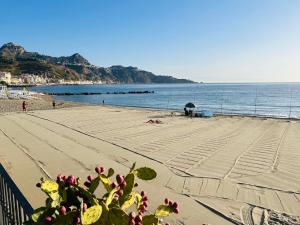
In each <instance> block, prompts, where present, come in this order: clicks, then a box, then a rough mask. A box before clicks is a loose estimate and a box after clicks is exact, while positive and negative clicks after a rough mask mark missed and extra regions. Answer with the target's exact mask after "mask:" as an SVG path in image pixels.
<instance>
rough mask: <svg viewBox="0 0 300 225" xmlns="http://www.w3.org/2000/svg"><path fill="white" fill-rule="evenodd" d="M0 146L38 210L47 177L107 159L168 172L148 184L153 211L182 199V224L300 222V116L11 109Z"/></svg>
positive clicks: (177, 219)
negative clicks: (39, 186)
mask: <svg viewBox="0 0 300 225" xmlns="http://www.w3.org/2000/svg"><path fill="white" fill-rule="evenodd" d="M150 119H152V120H160V121H162V124H151V123H146V122H147V121H148V120H150ZM0 143H1V145H0V162H1V163H2V164H3V165H4V166H5V168H6V169H7V170H8V172H9V173H10V174H11V176H12V177H13V179H14V180H15V182H16V183H17V184H18V186H19V187H20V189H21V190H22V192H23V193H24V194H25V196H26V197H27V198H28V200H29V201H30V203H31V204H32V205H33V206H34V207H38V206H40V205H41V204H43V200H44V196H43V195H42V194H41V193H40V192H39V191H38V190H37V189H35V187H34V186H35V183H36V182H37V181H38V180H39V178H40V177H41V176H43V177H56V175H57V174H59V173H65V174H67V175H68V174H74V175H76V176H80V177H83V178H84V177H86V176H87V175H88V174H91V173H93V169H94V167H95V166H96V165H99V164H100V165H103V166H105V167H106V168H108V167H113V168H115V169H116V170H117V171H118V172H121V173H126V172H127V171H128V169H129V168H130V166H131V164H132V163H133V162H137V163H138V165H139V166H144V165H146V166H150V167H152V168H154V169H155V170H157V172H158V178H157V179H156V180H154V181H151V182H141V185H140V186H139V188H140V190H141V189H145V190H147V192H148V193H149V197H150V199H151V202H150V205H151V207H150V209H151V210H154V209H155V208H154V206H156V205H158V204H160V203H162V201H163V199H164V198H165V197H169V198H171V199H174V200H177V201H178V202H179V203H180V205H181V207H180V208H181V212H180V214H179V215H177V216H174V217H172V218H171V221H170V222H171V223H172V224H187V225H197V224H203V223H207V224H211V225H213V224H214V225H218V224H220V225H223V224H224V225H226V224H251V225H252V224H300V222H299V221H300V218H299V215H300V163H299V161H300V148H299V146H300V121H288V120H279V119H262V118H248V117H221V116H219V117H213V118H209V119H201V118H187V117H184V116H180V115H178V114H173V115H171V113H170V112H166V111H154V110H142V109H130V108H117V107H106V106H84V107H76V108H65V109H56V110H41V111H32V112H28V113H6V114H2V115H0ZM284 221H285V222H284Z"/></svg>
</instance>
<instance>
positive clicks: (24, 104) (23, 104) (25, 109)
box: [22, 101, 27, 112]
mask: <svg viewBox="0 0 300 225" xmlns="http://www.w3.org/2000/svg"><path fill="white" fill-rule="evenodd" d="M26 107H27V104H26V102H25V101H23V103H22V109H23V112H26V111H27V108H26Z"/></svg>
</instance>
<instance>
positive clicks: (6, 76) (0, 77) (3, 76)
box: [0, 71, 11, 84]
mask: <svg viewBox="0 0 300 225" xmlns="http://www.w3.org/2000/svg"><path fill="white" fill-rule="evenodd" d="M0 81H4V82H5V83H7V84H11V74H10V73H9V72H1V71H0Z"/></svg>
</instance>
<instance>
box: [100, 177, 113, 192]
mask: <svg viewBox="0 0 300 225" xmlns="http://www.w3.org/2000/svg"><path fill="white" fill-rule="evenodd" d="M99 178H100V180H101V182H102V184H103V185H104V187H105V189H106V190H107V191H110V189H111V188H110V185H111V181H110V180H109V179H108V177H107V176H105V175H104V174H100V175H99Z"/></svg>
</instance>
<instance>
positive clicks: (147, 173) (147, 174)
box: [133, 167, 157, 180]
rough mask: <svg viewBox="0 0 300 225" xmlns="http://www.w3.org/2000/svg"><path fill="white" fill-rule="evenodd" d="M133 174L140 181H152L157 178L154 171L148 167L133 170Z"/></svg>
mask: <svg viewBox="0 0 300 225" xmlns="http://www.w3.org/2000/svg"><path fill="white" fill-rule="evenodd" d="M133 172H134V174H135V175H136V176H137V177H138V178H140V179H141V180H152V179H154V178H155V177H156V176H157V174H156V172H155V170H153V169H151V168H148V167H141V168H138V169H136V170H134V171H133Z"/></svg>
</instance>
